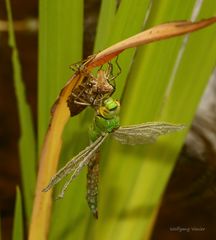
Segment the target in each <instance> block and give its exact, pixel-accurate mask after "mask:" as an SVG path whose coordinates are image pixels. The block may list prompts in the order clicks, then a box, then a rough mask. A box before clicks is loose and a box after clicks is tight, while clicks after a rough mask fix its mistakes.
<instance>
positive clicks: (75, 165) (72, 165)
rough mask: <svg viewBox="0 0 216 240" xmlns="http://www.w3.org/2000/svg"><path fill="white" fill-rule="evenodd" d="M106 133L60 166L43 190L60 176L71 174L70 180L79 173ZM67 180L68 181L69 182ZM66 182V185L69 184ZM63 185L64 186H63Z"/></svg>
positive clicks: (50, 186) (45, 190) (51, 185)
mask: <svg viewBox="0 0 216 240" xmlns="http://www.w3.org/2000/svg"><path fill="white" fill-rule="evenodd" d="M107 136H108V134H104V135H103V136H100V137H99V138H98V139H97V140H96V141H95V142H93V143H92V144H91V145H89V146H88V147H86V148H85V149H84V150H83V151H81V152H80V153H79V154H78V155H76V156H75V157H74V158H72V159H71V160H70V161H69V162H68V163H67V164H66V165H65V166H64V167H63V168H61V169H60V170H59V171H58V172H57V173H56V174H55V175H54V176H53V177H52V178H51V180H50V182H49V184H48V185H47V186H46V187H45V188H44V189H43V192H47V191H48V190H50V188H52V187H53V186H54V185H56V184H57V183H58V182H59V181H61V180H62V178H64V177H66V176H67V175H69V174H72V176H71V178H70V180H69V181H70V182H71V181H72V180H73V179H74V178H75V177H76V176H77V175H78V174H79V173H80V171H81V170H82V168H83V167H84V166H86V165H87V164H88V163H89V161H90V160H91V158H92V157H93V156H94V154H95V152H97V151H98V149H99V147H100V146H101V144H102V143H103V142H104V140H105V139H106V138H107ZM70 182H69V183H70ZM69 183H68V184H67V186H68V185H69ZM64 187H65V186H64Z"/></svg>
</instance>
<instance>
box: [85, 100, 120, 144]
mask: <svg viewBox="0 0 216 240" xmlns="http://www.w3.org/2000/svg"><path fill="white" fill-rule="evenodd" d="M119 111H120V103H119V102H118V101H116V100H114V99H112V98H111V97H110V98H108V99H106V100H105V101H104V103H103V105H102V106H101V107H99V108H98V110H97V114H96V116H95V118H94V121H93V124H92V126H91V128H90V131H89V135H90V139H91V141H92V142H94V141H95V140H96V139H97V138H98V137H99V136H101V135H102V134H103V133H111V132H113V131H114V130H116V129H118V128H119V127H120V120H119Z"/></svg>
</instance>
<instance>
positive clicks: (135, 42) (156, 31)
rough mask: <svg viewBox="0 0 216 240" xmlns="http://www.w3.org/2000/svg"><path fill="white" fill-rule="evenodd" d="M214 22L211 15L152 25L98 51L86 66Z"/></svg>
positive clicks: (102, 62)
mask: <svg viewBox="0 0 216 240" xmlns="http://www.w3.org/2000/svg"><path fill="white" fill-rule="evenodd" d="M215 22H216V17H212V18H209V19H204V20H201V21H199V22H190V21H176V22H170V23H165V24H161V25H158V26H155V27H152V28H150V29H148V30H145V31H143V32H141V33H138V34H136V35H134V36H132V37H130V38H127V39H125V40H123V41H121V42H118V43H116V44H114V45H112V46H111V47H109V48H107V49H105V50H103V51H102V52H99V53H98V54H96V55H95V57H94V58H93V59H92V60H91V61H90V62H88V64H87V66H88V68H89V69H91V68H94V67H97V66H101V65H103V64H104V63H106V62H108V61H110V60H112V59H113V58H114V57H116V56H117V55H119V54H120V53H121V52H122V51H124V50H125V49H128V48H133V47H138V46H140V45H144V44H148V43H151V42H155V41H159V40H162V39H167V38H172V37H175V36H179V35H183V34H186V33H190V32H194V31H197V30H199V29H202V28H205V27H207V26H209V25H211V24H213V23H215Z"/></svg>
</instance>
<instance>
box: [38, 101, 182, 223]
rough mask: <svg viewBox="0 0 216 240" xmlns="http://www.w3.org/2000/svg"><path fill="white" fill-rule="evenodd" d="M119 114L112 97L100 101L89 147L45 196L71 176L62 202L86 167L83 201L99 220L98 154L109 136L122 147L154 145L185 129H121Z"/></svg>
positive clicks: (153, 124)
mask: <svg viewBox="0 0 216 240" xmlns="http://www.w3.org/2000/svg"><path fill="white" fill-rule="evenodd" d="M119 113H120V102H119V101H117V100H115V99H113V98H112V97H109V98H107V99H105V100H104V101H103V103H102V105H101V106H99V107H98V109H97V110H96V111H95V116H94V119H93V123H92V125H91V127H90V130H89V137H90V140H91V144H90V145H89V146H88V147H86V148H85V149H84V150H82V151H81V152H80V153H79V154H78V155H76V156H75V157H74V158H72V159H71V160H70V161H69V162H68V163H67V164H66V165H65V166H64V167H63V168H61V169H60V170H59V171H58V172H57V173H56V174H55V175H54V176H53V177H52V178H51V180H50V182H49V184H48V185H47V186H46V187H45V188H44V189H43V191H44V192H47V191H48V190H50V189H51V188H52V187H53V186H54V185H56V184H57V183H59V182H60V181H61V180H62V179H63V178H65V177H67V176H68V175H70V178H69V180H67V181H66V183H65V184H64V186H63V188H62V190H61V192H60V194H59V196H58V198H63V196H64V193H65V191H66V189H67V188H68V186H69V184H70V183H71V182H72V181H73V180H74V179H75V178H76V177H77V176H78V175H79V173H80V171H81V170H82V169H83V168H84V167H85V166H88V175H87V196H86V199H87V202H88V205H89V208H90V210H91V212H92V214H93V215H94V217H95V218H98V210H97V197H98V183H99V158H98V152H99V149H100V147H101V145H102V144H103V143H104V141H105V140H106V139H107V138H108V136H112V137H114V138H115V139H116V140H117V141H119V142H120V143H122V144H129V145H136V144H146V143H153V142H155V140H156V139H157V138H158V137H159V136H161V135H164V134H168V133H171V132H176V131H180V130H182V129H183V128H184V125H180V124H171V123H166V122H149V123H141V124H136V125H129V126H121V125H120V118H119Z"/></svg>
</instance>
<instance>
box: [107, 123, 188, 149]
mask: <svg viewBox="0 0 216 240" xmlns="http://www.w3.org/2000/svg"><path fill="white" fill-rule="evenodd" d="M183 128H184V126H183V125H175V124H171V123H165V122H149V123H142V124H138V125H130V126H125V127H120V128H119V129H117V130H116V131H115V132H113V133H112V136H113V137H114V138H115V139H116V140H118V141H119V142H121V143H122V144H130V145H135V144H144V143H153V142H154V141H155V140H156V139H157V137H159V136H160V135H164V134H167V133H171V132H176V131H180V130H182V129H183Z"/></svg>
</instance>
